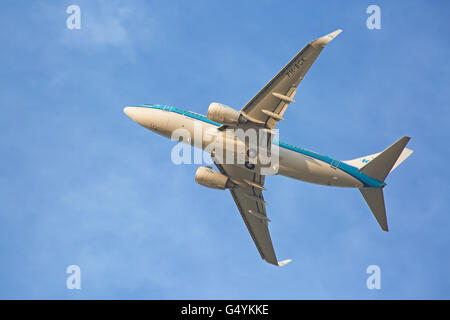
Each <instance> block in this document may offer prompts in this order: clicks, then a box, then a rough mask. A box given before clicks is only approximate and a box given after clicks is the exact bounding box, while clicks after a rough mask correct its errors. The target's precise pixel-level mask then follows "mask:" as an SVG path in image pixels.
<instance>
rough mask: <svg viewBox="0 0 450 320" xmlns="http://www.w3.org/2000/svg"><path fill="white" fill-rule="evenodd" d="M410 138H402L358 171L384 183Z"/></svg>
mask: <svg viewBox="0 0 450 320" xmlns="http://www.w3.org/2000/svg"><path fill="white" fill-rule="evenodd" d="M409 139H411V138H410V137H403V138H401V139H400V140H398V141H397V142H396V143H394V144H393V145H392V146H390V147H389V148H387V149H386V150H384V151H383V152H381V153H380V154H379V155H378V156H376V157H375V159H373V160H372V161H370V162H369V163H367V164H366V165H365V166H363V167H362V168H361V169H359V171H361V172H362V173H364V174H366V175H368V176H369V177H372V178H374V179H377V180H378V181H384V179H386V177H387V175H388V174H389V172H390V171H391V169H392V168H393V167H394V164H395V162H396V161H397V160H398V158H399V157H400V155H401V154H402V152H403V149H405V147H406V145H407V144H408V141H409Z"/></svg>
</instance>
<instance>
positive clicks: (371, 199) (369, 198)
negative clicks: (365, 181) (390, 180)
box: [359, 188, 389, 231]
mask: <svg viewBox="0 0 450 320" xmlns="http://www.w3.org/2000/svg"><path fill="white" fill-rule="evenodd" d="M359 191H361V194H362V195H363V197H364V200H366V202H367V204H368V205H369V208H370V210H372V213H373V215H374V216H375V219H377V221H378V224H379V225H380V227H381V229H383V230H384V231H389V229H388V223H387V217H386V207H385V205H384V196H383V189H381V188H361V189H359Z"/></svg>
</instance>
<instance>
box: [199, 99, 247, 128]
mask: <svg viewBox="0 0 450 320" xmlns="http://www.w3.org/2000/svg"><path fill="white" fill-rule="evenodd" d="M207 116H208V119H209V120H211V121H214V122H218V123H222V124H230V125H234V124H238V123H240V122H242V121H243V120H244V118H243V117H242V116H241V113H240V112H239V111H236V110H234V109H233V108H231V107H229V106H226V105H224V104H221V103H217V102H213V103H211V104H210V105H209V108H208V115H207Z"/></svg>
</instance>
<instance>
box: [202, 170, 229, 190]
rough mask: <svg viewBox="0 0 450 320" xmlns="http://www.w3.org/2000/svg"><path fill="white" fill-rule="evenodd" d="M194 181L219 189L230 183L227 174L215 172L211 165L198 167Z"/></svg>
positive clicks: (226, 186)
mask: <svg viewBox="0 0 450 320" xmlns="http://www.w3.org/2000/svg"><path fill="white" fill-rule="evenodd" d="M195 182H197V183H198V184H200V185H202V186H204V187H208V188H213V189H220V190H224V189H225V188H228V187H229V184H230V181H229V179H228V177H227V176H225V175H223V174H221V173H220V172H217V171H216V170H214V169H212V168H211V167H199V168H198V169H197V172H196V173H195Z"/></svg>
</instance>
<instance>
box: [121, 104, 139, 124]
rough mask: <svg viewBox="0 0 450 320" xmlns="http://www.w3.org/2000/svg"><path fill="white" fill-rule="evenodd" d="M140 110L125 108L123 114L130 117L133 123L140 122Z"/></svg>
mask: <svg viewBox="0 0 450 320" xmlns="http://www.w3.org/2000/svg"><path fill="white" fill-rule="evenodd" d="M138 109H139V108H136V107H125V108H123V112H124V113H125V114H126V115H127V116H128V117H130V119H132V120H133V121H136V122H137V121H138V120H139V119H138V118H139V117H138V113H139V111H138Z"/></svg>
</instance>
